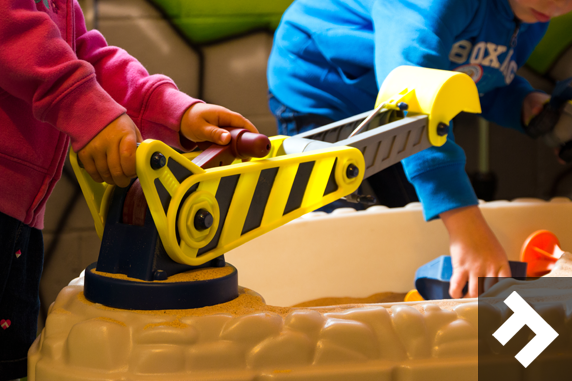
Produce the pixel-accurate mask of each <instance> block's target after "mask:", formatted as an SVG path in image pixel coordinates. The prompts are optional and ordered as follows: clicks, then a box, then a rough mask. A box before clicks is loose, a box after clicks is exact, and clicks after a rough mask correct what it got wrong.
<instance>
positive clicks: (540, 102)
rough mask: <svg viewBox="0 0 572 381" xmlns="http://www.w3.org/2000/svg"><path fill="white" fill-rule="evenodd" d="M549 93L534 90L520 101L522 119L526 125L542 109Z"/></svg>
mask: <svg viewBox="0 0 572 381" xmlns="http://www.w3.org/2000/svg"><path fill="white" fill-rule="evenodd" d="M549 99H550V95H548V94H544V93H540V92H538V91H534V92H532V93H530V94H528V95H527V96H526V98H524V101H523V102H522V121H523V122H524V124H525V125H528V123H530V121H531V120H532V118H534V117H535V116H536V115H538V114H539V113H540V111H542V108H543V107H544V104H545V103H546V102H548V100H549Z"/></svg>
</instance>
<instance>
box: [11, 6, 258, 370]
mask: <svg viewBox="0 0 572 381" xmlns="http://www.w3.org/2000/svg"><path fill="white" fill-rule="evenodd" d="M0 9H2V13H1V14H0V381H5V380H10V379H14V378H18V377H23V376H25V375H26V366H27V365H26V364H27V351H28V348H29V346H30V345H31V343H32V342H33V340H34V339H35V337H36V325H37V317H38V308H39V298H38V289H39V280H40V275H41V272H42V263H43V240H42V233H41V229H42V228H43V217H44V211H45V204H46V200H47V199H48V197H49V195H50V193H51V192H52V189H53V188H54V186H55V184H56V182H57V181H58V180H59V178H60V176H61V172H62V166H63V165H64V161H65V157H66V154H67V150H68V146H69V144H70V143H71V146H72V148H73V149H74V150H75V151H76V152H78V155H79V158H80V159H81V161H82V162H83V164H84V166H85V169H86V170H87V171H88V172H89V174H90V175H91V176H92V177H93V178H94V179H95V180H96V181H105V182H107V183H110V184H117V185H119V186H127V185H128V184H129V181H130V178H132V177H134V176H135V149H136V143H137V142H138V141H141V139H142V137H141V136H143V137H145V138H154V139H160V140H162V141H164V142H166V143H167V144H169V145H171V146H174V147H177V148H179V149H182V150H190V149H192V148H194V146H195V144H194V142H200V141H207V140H208V141H212V142H215V143H218V144H226V143H228V142H229V141H230V134H229V133H228V132H227V131H226V130H224V129H220V128H219V127H218V126H227V127H242V128H247V129H249V130H251V131H253V132H257V131H256V128H255V127H254V126H253V125H252V124H251V123H250V122H249V121H248V120H246V119H245V118H244V117H242V116H241V115H239V114H237V113H234V112H231V111H229V110H227V109H225V108H223V107H220V106H214V105H208V104H205V103H203V102H201V101H199V100H197V99H193V98H191V97H189V96H188V95H186V94H184V93H182V92H180V91H178V90H177V87H176V86H175V84H174V83H173V82H172V80H171V79H169V78H167V77H165V76H162V75H149V74H148V73H147V71H146V70H145V69H144V68H143V66H141V64H140V63H139V62H138V61H137V60H136V59H135V58H133V57H131V56H130V55H129V54H127V53H126V52H125V51H124V50H122V49H120V48H117V47H113V46H107V43H106V41H105V39H104V38H103V36H102V35H101V34H100V33H99V32H97V31H95V30H92V31H89V32H88V31H87V30H86V27H85V22H84V19H83V14H82V11H81V9H80V7H79V5H78V3H77V1H76V0H0Z"/></svg>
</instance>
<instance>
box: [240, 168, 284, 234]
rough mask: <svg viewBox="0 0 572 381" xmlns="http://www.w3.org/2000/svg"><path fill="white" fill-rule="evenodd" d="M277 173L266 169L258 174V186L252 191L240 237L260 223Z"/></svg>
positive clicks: (273, 169)
mask: <svg viewBox="0 0 572 381" xmlns="http://www.w3.org/2000/svg"><path fill="white" fill-rule="evenodd" d="M277 173H278V168H268V169H265V170H263V171H262V172H260V177H259V178H258V184H256V189H255V190H254V195H253V196H252V202H251V203H250V207H249V208H248V213H247V214H246V219H245V220H244V226H243V227H242V233H241V235H242V234H245V233H248V232H249V231H251V230H253V229H256V228H257V227H259V226H260V224H261V223H262V217H263V216H264V209H266V203H267V202H268V197H269V196H270V191H271V190H272V185H274V180H275V179H276V174H277Z"/></svg>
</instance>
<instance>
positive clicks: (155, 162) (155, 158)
mask: <svg viewBox="0 0 572 381" xmlns="http://www.w3.org/2000/svg"><path fill="white" fill-rule="evenodd" d="M165 164H167V158H166V157H165V156H164V155H163V154H162V153H161V152H155V153H154V154H153V155H152V156H151V168H153V169H159V168H163V167H164V166H165Z"/></svg>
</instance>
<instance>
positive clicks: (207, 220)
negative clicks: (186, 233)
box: [195, 209, 214, 230]
mask: <svg viewBox="0 0 572 381" xmlns="http://www.w3.org/2000/svg"><path fill="white" fill-rule="evenodd" d="M213 222H214V218H213V215H212V214H210V213H209V212H208V210H206V209H200V210H199V211H198V212H197V214H195V229H197V230H206V229H208V228H210V227H211V226H213Z"/></svg>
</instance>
